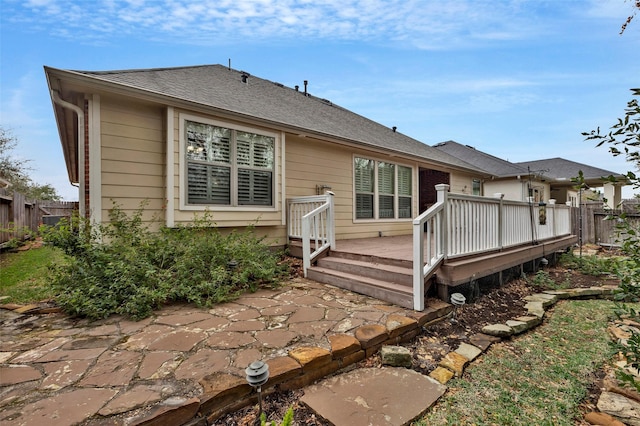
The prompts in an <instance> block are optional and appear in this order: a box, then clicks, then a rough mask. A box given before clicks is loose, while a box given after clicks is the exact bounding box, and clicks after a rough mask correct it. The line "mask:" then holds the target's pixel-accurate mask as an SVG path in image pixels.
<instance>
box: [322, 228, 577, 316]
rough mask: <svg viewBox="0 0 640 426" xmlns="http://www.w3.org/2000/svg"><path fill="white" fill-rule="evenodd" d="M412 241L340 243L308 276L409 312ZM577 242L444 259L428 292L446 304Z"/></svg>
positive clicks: (567, 239) (402, 238)
mask: <svg viewBox="0 0 640 426" xmlns="http://www.w3.org/2000/svg"><path fill="white" fill-rule="evenodd" d="M412 238H413V237H412V236H411V235H402V236H394V237H379V238H362V239H352V240H338V241H336V248H335V250H331V251H330V252H329V253H328V256H327V257H325V258H322V259H320V260H319V261H318V263H317V265H315V266H313V267H312V268H311V271H310V273H311V275H310V278H312V279H315V280H317V281H322V282H325V283H328V284H333V285H336V286H337V287H342V288H347V289H349V290H352V291H355V292H360V293H363V294H367V295H370V296H373V297H377V298H380V299H383V300H387V301H389V302H392V303H396V304H398V305H400V306H404V307H409V308H410V307H411V303H412V302H411V297H410V292H411V273H412V272H411V271H412V269H411V268H412V266H413V260H412V257H413V251H412V250H413V245H412V242H413V240H412ZM576 243H577V237H576V236H575V235H570V236H564V237H560V238H555V239H550V240H546V241H541V242H537V243H535V244H534V243H530V244H528V245H520V246H517V247H512V248H509V249H505V250H502V251H494V252H491V253H487V252H485V253H480V254H478V255H468V256H464V257H455V258H451V259H446V260H445V261H444V263H443V264H442V265H441V266H440V267H439V268H438V270H437V271H436V273H435V275H434V276H433V277H432V278H431V279H430V280H429V283H428V284H427V285H426V286H425V288H427V289H428V288H429V286H430V285H436V287H437V291H436V292H437V295H438V296H439V297H440V298H441V299H442V300H445V301H448V299H449V295H450V294H451V293H454V292H456V289H455V287H457V286H459V285H462V284H469V283H471V282H472V281H477V280H480V279H482V278H484V277H488V276H492V275H494V274H497V275H498V276H499V279H500V281H502V275H501V274H502V272H503V271H506V270H508V269H510V268H514V267H518V266H520V267H521V268H522V270H523V271H527V270H532V269H533V270H535V269H536V267H537V265H536V263H537V262H538V261H539V260H540V259H541V258H543V257H550V256H553V255H555V254H556V253H558V252H560V251H563V250H566V249H567V248H568V247H571V246H572V245H574V244H576ZM336 271H339V272H336ZM357 277H361V278H357ZM405 293H406V294H405Z"/></svg>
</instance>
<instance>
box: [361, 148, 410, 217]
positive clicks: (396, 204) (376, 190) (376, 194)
mask: <svg viewBox="0 0 640 426" xmlns="http://www.w3.org/2000/svg"><path fill="white" fill-rule="evenodd" d="M356 158H362V159H364V160H371V161H373V164H374V167H373V218H358V217H357V211H356V198H357V194H358V193H357V192H356V168H355V160H356ZM378 163H386V164H393V165H394V185H395V188H394V194H393V208H394V214H396V215H398V214H399V213H400V203H399V199H400V197H407V196H406V195H404V196H402V195H400V194H399V191H398V166H400V167H406V168H408V169H410V170H411V213H412V215H414V214H415V212H416V206H415V204H416V203H415V201H416V192H417V189H416V172H415V171H416V167H415V166H414V165H411V164H407V163H401V162H396V161H390V160H389V159H384V158H379V157H372V156H368V155H364V154H353V155H352V157H351V181H352V185H353V194H352V200H353V222H354V223H356V222H357V223H367V222H369V223H380V222H408V221H412V220H413V219H414V218H413V217H407V218H399V217H392V218H381V217H380V212H379V204H380V199H379V196H380V192H379V188H378Z"/></svg>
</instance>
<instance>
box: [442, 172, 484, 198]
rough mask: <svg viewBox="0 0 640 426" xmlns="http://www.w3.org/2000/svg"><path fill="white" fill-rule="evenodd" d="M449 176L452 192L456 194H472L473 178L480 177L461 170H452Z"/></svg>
mask: <svg viewBox="0 0 640 426" xmlns="http://www.w3.org/2000/svg"><path fill="white" fill-rule="evenodd" d="M449 176H450V184H449V185H450V188H449V191H450V192H453V193H456V194H472V188H473V179H474V178H475V179H478V176H472V175H470V174H465V173H461V172H451V173H450V175H449Z"/></svg>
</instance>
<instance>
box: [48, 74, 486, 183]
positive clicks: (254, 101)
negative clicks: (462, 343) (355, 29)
mask: <svg viewBox="0 0 640 426" xmlns="http://www.w3.org/2000/svg"><path fill="white" fill-rule="evenodd" d="M45 71H46V73H47V78H48V79H49V80H50V85H51V79H52V75H54V74H55V78H57V79H58V80H64V79H67V78H72V79H73V80H74V81H76V82H77V81H78V79H80V80H83V82H84V83H85V84H101V85H102V86H103V87H102V89H103V90H108V89H109V88H108V87H105V83H106V84H108V85H109V86H111V87H113V88H118V89H119V90H120V91H121V89H122V88H127V89H128V90H130V91H131V94H132V95H135V94H138V95H143V94H147V95H148V94H152V95H156V96H158V97H160V99H162V98H165V102H167V103H170V99H173V100H174V101H179V102H187V103H190V104H197V105H200V106H205V107H209V108H212V109H213V110H218V111H225V112H230V113H233V114H236V115H240V116H244V117H247V118H255V119H259V120H261V121H264V122H266V123H269V124H271V125H274V124H275V125H279V126H284V127H285V128H286V129H288V130H289V131H292V132H295V131H297V132H299V133H300V134H304V135H307V136H314V135H315V136H320V137H329V138H333V139H338V140H341V141H345V142H351V143H357V144H359V145H364V146H369V147H374V148H381V149H384V150H387V151H392V152H396V153H401V154H407V155H410V156H413V157H418V158H421V159H424V160H426V161H429V162H431V163H435V164H441V165H445V166H450V167H454V168H458V169H463V170H466V171H471V172H475V173H482V172H481V171H480V170H477V168H476V167H474V166H473V165H471V164H469V163H467V162H465V161H464V160H462V159H460V158H457V157H454V156H451V155H449V154H447V153H446V152H443V151H441V150H437V149H434V148H432V147H431V146H429V145H427V144H424V143H422V142H420V141H418V140H416V139H413V138H410V137H409V136H406V135H403V134H402V133H399V132H396V131H394V130H393V129H391V128H389V127H385V126H383V125H381V124H379V123H377V122H375V121H372V120H369V119H367V118H365V117H363V116H361V115H358V114H355V113H353V112H351V111H349V110H347V109H345V108H342V107H340V106H338V105H336V104H334V103H332V102H331V101H329V100H326V99H320V98H317V97H315V96H311V95H307V94H305V93H304V92H303V90H295V89H292V88H289V87H286V86H283V85H282V84H279V83H275V82H272V81H269V80H264V79H261V78H258V77H254V76H251V75H249V74H248V73H246V72H244V71H238V70H234V69H230V68H229V67H226V66H223V65H202V66H190V67H179V68H158V69H139V70H122V71H100V72H96V71H72V70H58V69H54V68H49V67H45ZM243 76H246V83H245V82H243V79H244V77H243ZM61 137H62V136H61ZM63 143H64V141H63Z"/></svg>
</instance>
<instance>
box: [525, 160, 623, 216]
mask: <svg viewBox="0 0 640 426" xmlns="http://www.w3.org/2000/svg"><path fill="white" fill-rule="evenodd" d="M516 164H517V165H518V166H521V167H526V168H528V169H529V170H531V171H532V173H536V174H540V176H542V177H543V178H544V179H545V180H546V181H547V182H549V186H550V191H551V194H550V198H553V199H556V200H557V202H558V203H569V205H571V206H574V207H575V206H578V204H579V203H580V197H581V194H580V191H579V188H577V186H578V184H577V183H576V182H574V181H572V179H574V178H576V177H578V174H579V173H580V172H582V175H583V179H584V185H583V188H582V189H583V190H584V189H589V188H603V195H604V199H605V200H606V201H605V205H606V207H607V208H610V209H615V208H617V206H618V205H620V202H621V201H622V186H624V185H625V184H626V182H627V179H626V177H625V176H624V175H622V174H620V173H616V172H611V171H609V170H604V169H601V168H599V167H593V166H589V165H587V164H582V163H577V162H575V161H570V160H565V159H564V158H557V157H556V158H549V159H546V160H535V161H525V162H520V163H516ZM609 177H613V179H615V180H616V182H611V181H607V179H608V178H609ZM584 198H585V197H584V196H582V199H583V202H584Z"/></svg>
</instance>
